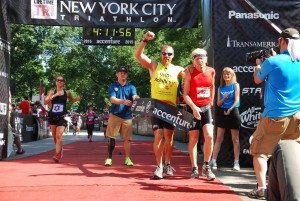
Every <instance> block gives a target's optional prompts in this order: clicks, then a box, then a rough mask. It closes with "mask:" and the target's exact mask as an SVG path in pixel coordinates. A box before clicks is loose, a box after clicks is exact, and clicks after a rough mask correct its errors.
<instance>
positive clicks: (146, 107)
mask: <svg viewBox="0 0 300 201" xmlns="http://www.w3.org/2000/svg"><path fill="white" fill-rule="evenodd" d="M131 111H132V113H134V114H143V115H148V116H154V117H156V118H158V119H161V120H163V121H166V122H168V123H170V124H172V125H174V126H175V127H176V128H178V129H181V130H186V131H187V130H189V129H190V128H191V127H192V123H193V119H194V116H193V115H192V114H191V113H189V112H187V111H185V110H183V109H181V108H177V107H175V106H172V105H169V104H167V103H163V102H161V101H158V100H155V99H152V98H139V99H136V100H135V101H133V103H132V106H131Z"/></svg>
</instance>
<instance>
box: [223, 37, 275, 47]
mask: <svg viewBox="0 0 300 201" xmlns="http://www.w3.org/2000/svg"><path fill="white" fill-rule="evenodd" d="M226 46H227V47H235V48H239V47H242V48H244V47H260V48H272V47H277V46H278V45H277V44H276V42H275V41H246V42H245V41H238V40H231V39H230V37H229V36H228V37H227V45H226Z"/></svg>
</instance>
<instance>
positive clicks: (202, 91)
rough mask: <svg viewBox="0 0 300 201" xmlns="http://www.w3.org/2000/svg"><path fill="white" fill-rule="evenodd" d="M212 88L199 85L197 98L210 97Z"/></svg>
mask: <svg viewBox="0 0 300 201" xmlns="http://www.w3.org/2000/svg"><path fill="white" fill-rule="evenodd" d="M209 97H210V89H209V87H197V98H209Z"/></svg>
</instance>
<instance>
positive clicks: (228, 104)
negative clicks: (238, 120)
mask: <svg viewBox="0 0 300 201" xmlns="http://www.w3.org/2000/svg"><path fill="white" fill-rule="evenodd" d="M237 84H238V83H233V84H231V85H228V86H224V87H220V88H219V89H220V100H222V99H223V97H224V94H226V93H228V94H229V96H228V98H227V99H226V100H225V101H224V102H223V104H222V105H221V106H220V107H221V108H224V109H229V108H231V106H232V105H233V103H234V99H235V93H234V88H235V86H236V85H237ZM239 106H240V100H239V101H238V103H237V104H236V106H235V107H236V108H238V107H239Z"/></svg>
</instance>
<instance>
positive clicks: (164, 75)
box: [150, 63, 179, 105]
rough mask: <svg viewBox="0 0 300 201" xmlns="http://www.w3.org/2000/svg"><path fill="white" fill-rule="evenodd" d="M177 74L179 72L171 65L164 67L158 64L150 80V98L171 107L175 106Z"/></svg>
mask: <svg viewBox="0 0 300 201" xmlns="http://www.w3.org/2000/svg"><path fill="white" fill-rule="evenodd" d="M178 74H179V72H178V70H177V69H176V68H175V66H174V65H173V64H170V65H169V66H168V67H165V66H163V65H162V64H161V63H158V65H157V67H156V70H155V73H154V75H153V77H152V78H151V80H150V83H151V97H152V98H154V99H157V100H160V101H162V102H165V103H168V104H171V105H176V97H177V89H178Z"/></svg>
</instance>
